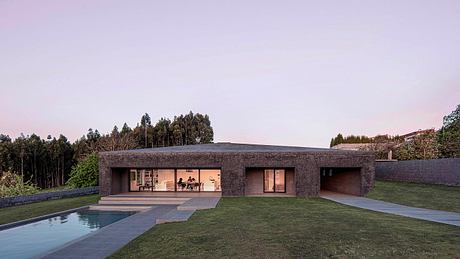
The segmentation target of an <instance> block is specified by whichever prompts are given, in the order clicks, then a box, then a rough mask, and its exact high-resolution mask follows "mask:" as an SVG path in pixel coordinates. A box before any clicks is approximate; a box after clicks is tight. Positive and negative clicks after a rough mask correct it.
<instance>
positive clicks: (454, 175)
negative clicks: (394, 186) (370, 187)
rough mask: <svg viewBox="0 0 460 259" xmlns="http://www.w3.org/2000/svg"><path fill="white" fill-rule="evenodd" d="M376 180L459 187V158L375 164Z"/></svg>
mask: <svg viewBox="0 0 460 259" xmlns="http://www.w3.org/2000/svg"><path fill="white" fill-rule="evenodd" d="M375 177H376V179H377V180H389V181H401V182H414V183H428V184H443V185H452V186H460V158H445V159H432V160H408V161H393V162H380V161H378V162H376V163H375Z"/></svg>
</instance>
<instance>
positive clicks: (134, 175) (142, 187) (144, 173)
mask: <svg viewBox="0 0 460 259" xmlns="http://www.w3.org/2000/svg"><path fill="white" fill-rule="evenodd" d="M129 190H130V191H134V192H136V191H137V192H138V191H146V190H153V178H152V170H151V169H131V170H129Z"/></svg>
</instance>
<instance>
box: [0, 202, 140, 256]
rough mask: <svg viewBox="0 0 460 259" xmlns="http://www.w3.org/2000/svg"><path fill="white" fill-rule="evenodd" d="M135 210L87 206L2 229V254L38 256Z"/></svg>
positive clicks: (0, 243) (0, 238)
mask: <svg viewBox="0 0 460 259" xmlns="http://www.w3.org/2000/svg"><path fill="white" fill-rule="evenodd" d="M132 214H134V212H121V211H92V210H87V209H84V210H79V211H76V212H72V213H67V214H62V215H59V216H56V217H51V218H47V219H43V220H40V221H36V222H33V223H29V224H26V225H22V226H18V227H14V228H10V229H6V230H2V231H0V257H1V258H31V257H36V256H39V255H42V254H43V253H45V252H47V251H50V250H52V249H55V248H57V247H59V246H61V245H63V244H65V243H67V242H69V241H72V240H74V239H77V238H79V237H81V236H84V235H86V234H88V233H90V232H93V231H96V230H98V229H100V228H102V227H104V226H107V225H109V224H112V223H114V222H116V221H118V220H121V219H123V218H126V217H128V216H130V215H132Z"/></svg>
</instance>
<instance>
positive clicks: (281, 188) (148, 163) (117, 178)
mask: <svg viewBox="0 0 460 259" xmlns="http://www.w3.org/2000/svg"><path fill="white" fill-rule="evenodd" d="M99 183H100V193H101V195H102V196H107V195H112V194H119V193H127V192H218V193H220V194H221V195H222V196H265V195H266V196H299V197H315V196H318V195H319V193H320V191H321V190H329V191H334V192H342V193H348V194H353V195H365V194H366V193H368V192H369V191H370V189H371V188H372V187H373V185H374V155H373V154H372V153H370V152H366V151H349V150H335V149H328V148H308V147H291V146H272V145H254V144H235V143H227V142H226V143H213V144H199V145H187V146H173V147H161V148H149V149H136V150H124V151H109V152H101V153H100V162H99Z"/></svg>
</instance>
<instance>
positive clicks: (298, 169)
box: [99, 151, 374, 197]
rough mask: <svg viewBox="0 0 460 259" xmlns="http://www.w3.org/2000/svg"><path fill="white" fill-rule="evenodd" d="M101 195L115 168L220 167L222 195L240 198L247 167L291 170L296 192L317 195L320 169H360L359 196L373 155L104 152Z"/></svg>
mask: <svg viewBox="0 0 460 259" xmlns="http://www.w3.org/2000/svg"><path fill="white" fill-rule="evenodd" d="M100 158H101V159H100V162H99V163H100V164H99V166H100V167H99V170H100V176H99V177H100V183H101V184H100V186H101V189H100V193H101V195H103V196H105V195H110V194H111V190H112V186H111V185H112V171H113V170H118V169H117V168H220V169H221V170H222V175H221V186H222V195H223V196H243V195H244V194H245V187H246V186H245V185H246V169H247V168H294V171H295V172H294V175H295V186H296V188H295V193H296V195H297V196H300V197H311V196H313V197H314V196H318V194H319V188H320V168H321V167H358V168H361V177H362V180H361V191H360V193H361V195H364V194H366V193H367V192H368V191H369V190H370V189H371V188H372V186H373V184H374V182H373V180H374V156H373V155H372V154H370V153H367V152H327V151H325V152H324V151H323V152H322V151H318V152H241V153H240V152H196V153H194V152H186V153H166V152H159V153H155V152H105V153H101V155H100Z"/></svg>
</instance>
